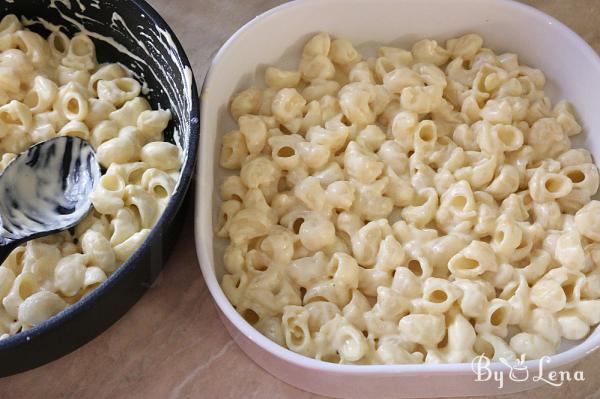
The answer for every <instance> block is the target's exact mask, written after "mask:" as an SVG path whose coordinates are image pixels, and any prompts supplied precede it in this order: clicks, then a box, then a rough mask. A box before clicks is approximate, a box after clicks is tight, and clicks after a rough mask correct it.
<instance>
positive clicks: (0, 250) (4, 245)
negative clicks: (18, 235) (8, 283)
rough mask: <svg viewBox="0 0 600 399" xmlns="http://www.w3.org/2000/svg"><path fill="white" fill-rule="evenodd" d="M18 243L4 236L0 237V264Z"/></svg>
mask: <svg viewBox="0 0 600 399" xmlns="http://www.w3.org/2000/svg"><path fill="white" fill-rule="evenodd" d="M18 245H19V243H18V242H16V241H12V240H9V239H7V238H5V237H1V238H0V265H2V263H3V262H4V261H5V260H6V258H8V255H10V253H11V252H12V251H13V249H15V248H16V247H17V246H18Z"/></svg>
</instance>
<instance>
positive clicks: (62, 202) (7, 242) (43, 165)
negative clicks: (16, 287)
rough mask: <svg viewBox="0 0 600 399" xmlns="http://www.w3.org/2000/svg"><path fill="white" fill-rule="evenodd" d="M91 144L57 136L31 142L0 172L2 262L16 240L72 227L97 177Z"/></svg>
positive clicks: (82, 212) (88, 203) (88, 202)
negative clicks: (30, 144)
mask: <svg viewBox="0 0 600 399" xmlns="http://www.w3.org/2000/svg"><path fill="white" fill-rule="evenodd" d="M100 176H101V173H100V166H99V165H98V162H97V160H96V154H95V153H94V149H93V148H92V146H91V145H90V144H89V143H88V142H87V141H85V140H83V139H81V138H79V137H69V136H61V137H55V138H52V139H50V140H46V141H43V142H41V143H38V144H35V145H33V146H31V147H30V148H29V149H28V150H27V151H25V152H23V153H21V154H20V155H18V156H17V157H16V158H15V159H14V160H13V161H12V162H10V163H9V164H8V165H7V167H6V169H5V170H4V172H3V173H2V174H1V175H0V263H1V262H2V261H3V260H4V258H5V257H6V256H8V254H9V253H10V251H12V250H13V249H14V248H15V247H16V246H17V245H19V244H21V243H23V242H25V241H28V240H31V239H33V238H37V237H41V236H45V235H48V234H52V233H56V232H59V231H62V230H66V229H68V228H71V227H73V226H75V225H76V224H77V223H79V221H80V220H81V219H82V218H83V217H85V216H86V215H87V214H88V212H89V211H90V209H91V207H92V203H91V200H90V194H91V192H92V190H93V189H94V187H95V185H96V183H97V182H98V180H99V179H100Z"/></svg>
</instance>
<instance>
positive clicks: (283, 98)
mask: <svg viewBox="0 0 600 399" xmlns="http://www.w3.org/2000/svg"><path fill="white" fill-rule="evenodd" d="M264 78H265V82H266V85H267V87H266V88H264V89H259V88H257V87H250V88H248V89H246V90H244V91H242V92H240V93H237V94H236V95H235V96H234V97H233V100H232V102H231V105H230V111H231V114H232V116H233V117H234V118H235V120H236V121H237V122H238V125H239V127H238V128H237V129H236V130H234V131H231V132H228V133H226V134H224V135H223V137H222V150H221V158H220V164H221V166H222V167H224V168H226V169H232V170H238V169H239V173H237V174H233V175H231V176H228V177H226V178H225V179H224V180H223V182H222V184H221V187H220V196H221V198H222V203H221V207H220V212H219V218H218V225H217V228H216V234H217V236H219V237H223V238H228V239H229V240H230V243H229V245H228V247H227V249H226V250H225V253H224V266H225V270H226V273H225V275H224V276H223V279H222V282H221V286H222V288H223V291H224V292H225V294H226V295H227V297H228V298H229V300H230V301H231V303H232V304H233V305H234V306H235V307H236V309H237V310H238V312H239V313H241V314H242V315H243V317H244V318H245V319H246V320H247V321H248V322H249V323H251V324H252V325H253V326H254V327H255V328H256V329H257V330H259V331H260V332H261V333H263V334H264V335H266V336H267V337H268V338H270V339H271V340H273V341H275V342H277V343H278V344H280V345H283V346H285V347H287V348H289V349H291V350H292V351H294V352H297V353H300V354H303V355H305V356H309V357H313V358H316V359H320V360H324V361H329V362H336V363H337V362H339V363H345V364H396V363H423V362H425V363H456V362H471V361H472V359H473V358H474V357H475V356H477V355H478V354H485V355H486V356H488V357H489V358H490V359H493V360H499V359H500V358H503V359H505V360H509V361H510V360H513V359H515V358H516V357H521V356H523V355H524V356H526V357H527V358H529V359H531V358H539V357H541V356H543V355H547V354H552V353H554V352H555V351H556V350H557V348H558V346H559V344H560V342H561V339H562V338H564V339H569V340H577V339H581V338H584V337H585V336H586V335H587V334H588V333H589V331H590V327H591V326H594V325H595V324H597V323H598V322H600V300H599V299H598V298H600V269H599V267H598V266H599V265H600V219H599V218H600V216H599V215H600V202H598V201H592V200H591V197H592V195H594V194H595V193H596V191H597V190H598V184H599V176H598V169H597V168H596V166H595V165H594V163H593V161H592V157H591V155H590V153H589V152H588V151H587V150H585V149H571V143H570V137H571V136H572V135H576V134H578V133H580V132H581V130H582V128H581V126H580V125H579V124H578V122H577V120H576V118H575V116H574V112H573V110H572V109H571V107H570V106H569V104H568V103H566V102H564V101H561V102H559V103H557V104H556V105H552V104H551V101H550V99H549V98H548V97H547V96H546V95H545V94H544V91H543V89H544V85H545V77H544V74H543V73H542V72H541V71H540V70H538V69H534V68H531V67H528V66H525V65H522V64H520V63H519V60H518V57H517V55H516V54H512V53H504V54H496V53H494V52H493V51H492V50H490V49H488V48H485V47H484V46H483V39H482V38H481V37H480V36H478V35H476V34H467V35H464V36H462V37H459V38H455V39H450V40H448V41H447V42H446V43H445V47H443V46H442V45H440V44H439V43H438V42H436V41H435V40H421V41H418V42H416V43H415V44H414V45H413V46H412V49H411V50H404V49H401V48H396V47H380V48H379V51H378V54H377V56H376V57H372V58H364V57H362V56H361V54H360V53H359V52H358V51H357V50H356V49H355V48H354V46H353V45H352V44H351V43H350V42H349V41H347V40H344V39H332V38H331V37H330V36H329V35H328V34H326V33H319V34H317V35H316V36H314V37H312V38H311V39H310V40H309V41H308V43H306V45H305V46H304V49H303V52H302V57H301V61H300V64H299V66H298V68H297V70H282V69H278V68H275V67H268V68H267V69H266V71H265V74H264Z"/></svg>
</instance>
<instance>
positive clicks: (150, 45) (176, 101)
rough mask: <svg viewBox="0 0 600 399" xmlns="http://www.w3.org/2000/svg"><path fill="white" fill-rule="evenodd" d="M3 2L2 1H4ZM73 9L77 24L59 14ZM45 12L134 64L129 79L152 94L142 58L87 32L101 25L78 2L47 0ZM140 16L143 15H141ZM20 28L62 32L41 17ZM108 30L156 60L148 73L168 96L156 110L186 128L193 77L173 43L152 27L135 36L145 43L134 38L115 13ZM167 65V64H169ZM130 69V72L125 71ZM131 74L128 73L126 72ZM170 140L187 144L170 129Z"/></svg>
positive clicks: (96, 5) (94, 1)
mask: <svg viewBox="0 0 600 399" xmlns="http://www.w3.org/2000/svg"><path fill="white" fill-rule="evenodd" d="M5 1H6V0H5ZM90 6H91V7H94V8H99V2H98V1H97V0H92V1H91V2H90ZM73 7H78V8H79V10H80V11H81V12H80V13H78V12H74V15H75V16H76V17H77V18H80V19H81V21H78V20H76V19H74V18H72V17H71V16H69V15H66V14H65V13H64V12H63V8H66V9H68V10H73V11H74V10H75V9H74V8H73ZM49 8H54V9H55V10H56V11H57V12H58V14H59V15H60V17H61V18H62V19H63V20H64V21H65V22H67V23H69V24H71V25H72V26H74V27H75V28H76V29H78V30H79V31H80V32H82V33H84V34H86V35H88V36H90V37H91V38H93V39H96V40H99V41H102V42H104V43H106V44H108V45H110V46H112V47H113V48H115V49H116V50H117V51H119V52H120V53H122V54H124V55H126V56H127V57H129V58H130V59H131V60H132V63H135V64H137V67H138V68H137V71H132V72H133V75H134V76H135V77H136V78H137V79H138V80H139V81H140V82H141V83H142V86H143V88H142V90H143V93H144V94H147V93H148V92H150V91H152V89H149V88H148V85H147V83H146V80H147V79H146V77H145V76H144V74H143V73H142V72H139V71H142V70H144V68H143V67H142V66H143V65H146V64H147V63H146V61H145V60H144V58H142V57H140V56H139V55H137V54H135V53H133V52H132V51H130V50H129V49H128V48H127V47H126V46H124V45H123V44H122V43H119V42H117V41H116V40H115V39H114V38H113V37H110V36H106V35H103V34H100V33H97V32H94V31H93V30H91V29H88V28H87V27H86V26H85V25H84V24H85V23H86V21H87V22H90V23H91V24H102V22H101V21H97V20H95V19H94V18H90V17H88V16H86V15H84V14H82V13H83V12H84V11H85V9H86V6H85V5H84V4H83V2H82V0H74V3H72V2H71V0H50V5H49ZM142 16H143V15H142ZM22 21H23V24H24V25H26V26H29V25H33V24H41V25H42V26H43V27H44V28H46V29H47V30H49V31H56V30H60V29H61V28H63V26H62V25H57V24H54V23H52V22H49V21H47V20H45V19H43V18H41V17H38V18H35V19H34V20H32V19H28V18H22ZM110 26H111V28H112V29H114V30H118V31H119V32H121V33H123V34H125V35H126V36H128V37H129V38H130V39H131V41H132V42H134V43H135V44H136V46H137V47H138V48H139V49H141V50H142V52H143V53H144V54H146V55H147V56H148V57H150V58H153V59H156V60H157V61H158V62H157V63H156V65H157V68H148V69H149V70H150V73H151V74H152V75H153V76H154V79H155V80H156V81H157V82H158V83H159V84H160V86H161V88H162V90H163V91H164V92H165V93H170V94H171V95H170V96H169V102H170V103H169V104H161V103H160V101H159V103H158V106H159V107H160V108H169V109H171V111H172V112H173V113H177V114H178V118H179V120H180V124H181V125H182V126H186V125H189V124H190V122H191V121H190V120H189V115H190V113H191V106H192V100H191V96H192V83H193V73H192V70H191V69H190V68H189V67H188V66H187V65H185V64H184V62H183V60H182V59H181V57H179V55H178V52H177V46H176V44H175V42H174V41H173V38H172V37H171V35H170V34H169V32H167V31H166V30H164V29H161V28H159V27H158V26H155V29H149V30H146V31H142V30H141V29H140V33H139V36H142V37H144V38H145V39H147V40H145V41H143V40H141V39H140V37H138V35H136V34H135V33H134V32H133V31H132V30H131V29H130V28H129V26H128V25H127V23H126V22H125V20H124V19H123V17H122V16H121V15H119V14H118V13H116V12H113V14H112V16H111V24H110ZM169 61H170V62H169ZM169 65H175V66H176V68H177V71H176V72H177V74H175V73H174V71H172V70H171V69H170V68H169ZM128 69H130V68H128ZM130 70H131V69H130ZM178 76H183V79H184V82H183V86H184V88H185V91H183V92H182V91H181V90H178V89H177V87H178V85H177V83H178V82H177V81H176V77H178ZM173 138H174V140H175V143H176V144H177V145H179V146H182V144H183V143H182V140H187V138H186V136H183V137H182V136H181V135H180V132H179V129H174V131H173ZM182 152H183V154H184V157H185V156H187V154H186V152H185V151H182Z"/></svg>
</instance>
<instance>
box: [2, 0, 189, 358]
mask: <svg viewBox="0 0 600 399" xmlns="http://www.w3.org/2000/svg"><path fill="white" fill-rule="evenodd" d="M130 2H131V3H132V4H133V5H135V6H137V8H138V9H139V10H140V11H142V12H143V13H144V14H145V15H146V16H148V18H149V19H150V20H151V21H152V22H153V23H154V24H156V25H157V26H158V27H160V28H161V29H164V30H166V31H167V33H168V34H169V35H171V38H172V40H173V43H174V44H175V47H176V49H177V54H178V56H179V57H180V58H181V61H182V63H183V66H184V67H188V68H189V69H190V71H192V87H191V88H192V90H191V97H192V98H191V100H190V101H191V105H192V107H191V111H190V133H189V136H188V147H187V149H186V152H185V153H186V154H185V155H186V156H185V162H184V164H183V166H182V168H181V171H180V175H179V181H178V182H177V189H176V191H175V193H174V194H173V196H172V197H171V198H170V199H169V203H168V204H167V206H166V208H165V209H164V211H163V213H162V215H161V216H160V218H159V219H158V221H157V222H156V224H155V225H154V227H152V229H151V231H150V234H149V235H148V237H146V239H145V240H144V241H143V242H142V245H140V247H139V248H138V249H137V250H136V251H135V252H134V253H133V255H131V256H130V257H129V258H127V260H126V261H125V262H124V263H123V264H122V265H121V266H120V267H119V268H118V269H117V270H116V271H115V272H114V273H112V274H111V275H110V276H108V278H107V279H106V280H105V281H104V282H102V284H100V286H98V287H97V288H96V289H94V290H92V291H91V292H90V293H89V294H88V295H87V296H85V297H83V298H81V299H80V300H78V301H77V302H75V303H74V304H72V305H69V306H68V307H67V308H66V309H64V310H63V311H61V312H60V313H58V314H57V315H55V316H53V317H51V318H49V319H48V320H45V321H44V322H42V323H40V324H38V325H36V326H35V327H32V328H31V329H29V330H26V331H22V332H19V333H17V334H15V335H12V336H10V337H7V338H4V339H0V350H2V349H6V348H9V347H12V346H18V345H21V344H24V343H26V342H27V341H29V340H31V339H34V338H35V337H38V336H41V335H43V334H44V333H46V332H48V331H51V330H54V329H56V328H60V326H61V324H62V323H63V322H66V321H68V320H72V319H74V318H75V317H76V316H77V315H78V314H80V313H81V312H85V311H86V310H87V309H88V308H89V307H90V306H91V305H92V304H93V303H94V302H95V301H96V300H97V298H99V297H100V296H102V295H105V294H107V295H108V294H110V291H111V289H112V287H113V286H114V285H115V284H116V282H117V281H118V280H119V279H120V278H121V277H122V276H125V275H127V274H129V273H131V272H132V271H133V270H135V269H136V268H138V267H144V265H141V264H138V261H139V260H140V258H141V256H142V253H144V252H147V251H150V243H151V242H152V241H153V239H154V238H155V237H156V236H157V235H158V234H161V233H162V230H163V229H164V226H165V225H169V224H171V223H172V222H173V219H174V218H175V215H176V213H177V211H178V210H179V209H180V208H181V205H182V203H183V200H184V198H185V195H186V193H187V191H188V188H189V185H190V183H191V180H192V175H193V173H194V166H195V162H196V157H197V151H198V142H199V138H200V101H199V98H198V88H197V86H196V79H195V76H194V71H193V69H192V66H191V64H190V61H189V59H188V57H187V54H186V53H185V50H184V49H183V46H182V45H181V43H180V41H179V38H178V37H177V35H175V32H173V30H172V29H171V27H170V26H169V25H168V24H167V22H166V21H165V20H164V19H163V18H162V17H161V16H160V14H159V13H158V12H157V11H156V10H155V9H154V8H152V6H150V4H148V3H147V2H146V1H145V0H130Z"/></svg>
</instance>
